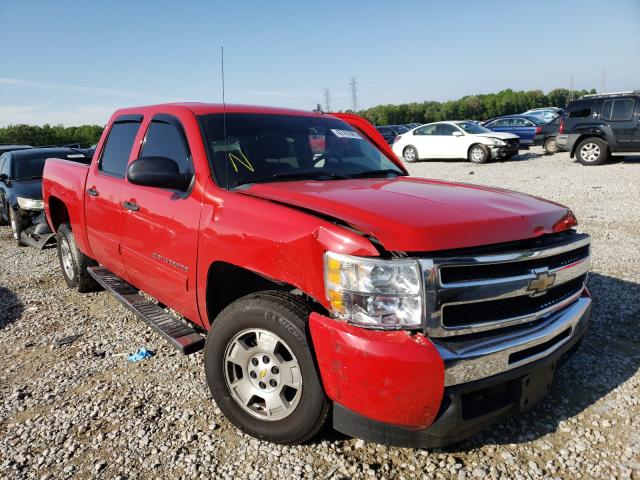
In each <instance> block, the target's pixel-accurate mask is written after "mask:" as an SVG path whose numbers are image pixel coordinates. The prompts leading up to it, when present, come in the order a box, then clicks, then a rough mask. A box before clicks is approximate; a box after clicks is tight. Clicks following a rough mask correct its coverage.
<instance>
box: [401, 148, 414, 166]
mask: <svg viewBox="0 0 640 480" xmlns="http://www.w3.org/2000/svg"><path fill="white" fill-rule="evenodd" d="M402 158H404V161H405V162H407V163H413V162H417V161H418V150H416V147H414V146H413V145H408V146H406V147H404V150H402Z"/></svg>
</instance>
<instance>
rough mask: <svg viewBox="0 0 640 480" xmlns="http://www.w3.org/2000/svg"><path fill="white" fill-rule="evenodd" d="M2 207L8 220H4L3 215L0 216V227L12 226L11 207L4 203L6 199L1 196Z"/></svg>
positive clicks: (0, 204)
mask: <svg viewBox="0 0 640 480" xmlns="http://www.w3.org/2000/svg"><path fill="white" fill-rule="evenodd" d="M0 207H3V208H4V213H5V215H6V216H7V218H6V219H4V218H2V214H0V227H4V226H6V225H9V224H10V221H9V205H8V204H7V202H5V201H4V199H3V198H2V197H1V196H0Z"/></svg>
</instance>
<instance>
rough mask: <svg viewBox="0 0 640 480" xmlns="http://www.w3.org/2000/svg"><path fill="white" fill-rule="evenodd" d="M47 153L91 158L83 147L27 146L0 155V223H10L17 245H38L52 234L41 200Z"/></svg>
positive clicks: (73, 158)
mask: <svg viewBox="0 0 640 480" xmlns="http://www.w3.org/2000/svg"><path fill="white" fill-rule="evenodd" d="M50 157H57V158H64V159H67V160H73V161H79V162H83V163H87V164H88V163H89V162H90V160H91V157H90V156H88V155H87V153H86V152H85V151H84V150H80V149H73V148H30V149H25V150H13V151H10V152H6V153H3V154H2V155H1V156H0V225H8V224H10V225H11V229H12V230H13V237H14V238H15V240H16V243H17V244H18V245H21V246H22V245H33V246H36V247H38V248H42V247H44V246H45V245H46V244H47V243H49V242H50V241H51V240H52V238H53V237H54V234H53V233H52V232H51V230H50V229H49V226H48V225H47V221H46V219H45V216H44V206H43V203H42V171H43V170H44V163H45V160H46V159H47V158H50Z"/></svg>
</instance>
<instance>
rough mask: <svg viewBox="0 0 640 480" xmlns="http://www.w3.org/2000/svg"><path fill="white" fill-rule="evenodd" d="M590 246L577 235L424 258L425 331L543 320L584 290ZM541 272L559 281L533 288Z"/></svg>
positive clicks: (455, 331) (446, 332) (435, 333)
mask: <svg viewBox="0 0 640 480" xmlns="http://www.w3.org/2000/svg"><path fill="white" fill-rule="evenodd" d="M554 240H555V241H554ZM589 249H590V239H589V236H588V235H584V234H577V233H574V234H572V235H566V234H563V235H557V237H552V238H551V240H549V241H546V242H544V245H543V246H539V247H533V248H529V249H522V250H517V249H516V250H512V251H506V252H505V251H501V249H500V248H497V249H496V251H497V252H498V253H495V254H491V253H490V252H489V253H486V252H482V253H481V254H469V255H464V253H461V254H460V253H458V254H456V255H455V256H451V257H449V256H444V257H437V258H434V259H423V260H421V264H422V268H423V272H424V278H425V286H426V299H425V305H426V320H425V333H426V334H427V335H429V336H430V337H432V338H439V337H454V336H457V335H472V334H475V333H479V332H488V331H491V330H498V329H503V328H506V327H513V326H514V325H522V324H525V323H530V322H534V321H539V320H541V319H542V318H543V317H545V316H547V315H549V314H550V313H552V312H556V311H559V310H561V309H563V308H565V307H567V306H568V305H570V304H571V303H573V302H575V301H576V300H577V299H578V298H579V297H580V295H581V293H582V291H583V289H584V284H585V281H586V277H587V272H588V270H589V268H590V256H589ZM541 275H544V276H545V278H548V277H553V284H552V285H551V286H550V288H548V289H547V290H546V291H544V292H538V291H532V290H531V289H530V286H531V285H533V283H532V282H534V281H535V280H536V279H538V278H539V277H540V276H541ZM496 333H497V332H496Z"/></svg>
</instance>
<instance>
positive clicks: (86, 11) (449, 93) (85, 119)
mask: <svg viewBox="0 0 640 480" xmlns="http://www.w3.org/2000/svg"><path fill="white" fill-rule="evenodd" d="M0 26H1V28H0V126H5V125H7V124H18V123H29V124H43V123H50V124H61V123H62V124H64V125H67V126H70V125H81V124H86V123H96V124H100V125H102V124H104V123H106V121H107V120H108V118H109V116H110V115H111V113H113V111H114V110H115V109H117V108H120V107H127V106H133V105H146V104H152V103H163V102H173V101H204V102H216V103H217V102H220V101H221V100H222V87H221V83H222V82H221V68H220V67H221V54H220V47H221V46H224V54H225V55H224V56H225V61H224V64H225V97H226V101H227V103H245V104H257V105H273V106H282V107H294V108H302V109H306V110H309V109H312V108H314V107H315V106H316V104H318V103H322V104H324V89H326V88H328V89H329V92H330V100H331V107H332V109H334V110H338V109H347V108H351V107H352V97H351V88H350V85H349V83H350V79H351V77H353V76H355V77H356V78H357V100H358V106H359V107H360V108H367V107H371V106H374V105H378V104H383V103H404V102H412V101H425V100H437V101H443V100H450V99H456V98H459V97H461V96H463V95H468V94H478V93H491V92H497V91H499V90H502V89H505V88H512V89H514V90H530V89H540V90H543V91H545V92H546V91H549V90H551V89H554V88H562V87H564V88H569V86H570V85H571V76H572V75H573V85H574V87H575V88H576V89H582V88H585V89H591V88H596V89H597V90H600V88H601V85H602V79H603V72H604V80H605V87H606V90H607V91H620V90H630V89H640V0H609V1H607V2H603V1H593V0H582V1H578V0H564V1H552V0H542V1H535V2H534V1H529V2H522V1H513V0H511V1H501V0H495V1H493V0H484V1H477V0H476V1H467V0H458V1H449V2H442V1H437V2H432V1H427V0H416V1H414V0H402V1H399V2H388V1H386V2H382V1H377V0H370V1H345V0H342V1H333V0H324V1H314V2H307V1H300V0H298V1H277V0H272V1H270V2H265V1H253V0H245V1H242V2H240V1H237V2H231V1H215V0H212V1H195V0H193V1H181V2H176V1H163V0H155V1H152V0H138V1H135V2H134V1H123V0H111V1H108V2H106V1H102V2H98V1H84V2H80V1H67V0H56V1H35V0H33V1H30V0H22V1H17V0H0Z"/></svg>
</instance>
